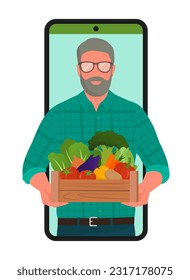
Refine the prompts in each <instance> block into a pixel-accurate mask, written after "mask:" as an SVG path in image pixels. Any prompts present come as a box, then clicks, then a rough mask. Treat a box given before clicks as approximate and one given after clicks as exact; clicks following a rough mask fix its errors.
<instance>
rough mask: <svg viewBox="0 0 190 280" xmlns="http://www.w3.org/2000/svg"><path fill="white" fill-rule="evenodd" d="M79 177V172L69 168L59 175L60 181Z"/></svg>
mask: <svg viewBox="0 0 190 280" xmlns="http://www.w3.org/2000/svg"><path fill="white" fill-rule="evenodd" d="M78 176H79V171H78V170H77V169H76V168H75V167H73V166H71V167H67V168H65V169H63V171H61V173H60V178H61V179H77V178H78Z"/></svg>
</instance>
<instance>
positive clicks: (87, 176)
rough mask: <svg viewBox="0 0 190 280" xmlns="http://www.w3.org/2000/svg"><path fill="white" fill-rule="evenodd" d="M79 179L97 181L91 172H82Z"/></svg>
mask: <svg viewBox="0 0 190 280" xmlns="http://www.w3.org/2000/svg"><path fill="white" fill-rule="evenodd" d="M78 179H85V180H86V179H87V180H89V179H96V175H95V174H94V173H93V172H92V171H90V170H83V171H81V172H80V174H79V177H78Z"/></svg>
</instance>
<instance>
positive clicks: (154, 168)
mask: <svg viewBox="0 0 190 280" xmlns="http://www.w3.org/2000/svg"><path fill="white" fill-rule="evenodd" d="M150 171H157V172H160V173H161V174H162V184H163V183H165V182H166V181H167V180H168V178H169V177H170V173H169V168H168V166H166V165H151V166H149V167H147V168H146V172H150Z"/></svg>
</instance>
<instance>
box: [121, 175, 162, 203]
mask: <svg viewBox="0 0 190 280" xmlns="http://www.w3.org/2000/svg"><path fill="white" fill-rule="evenodd" d="M161 183H162V175H161V173H159V172H157V171H150V172H147V173H146V175H145V177H144V180H143V182H142V183H141V184H139V197H138V202H122V204H125V205H127V206H131V207H137V206H142V205H146V204H147V203H148V198H149V194H150V192H151V191H152V190H154V189H155V188H156V187H158V186H159V185H160V184H161Z"/></svg>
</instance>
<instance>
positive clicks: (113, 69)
mask: <svg viewBox="0 0 190 280" xmlns="http://www.w3.org/2000/svg"><path fill="white" fill-rule="evenodd" d="M114 72H115V64H114V65H113V66H112V69H111V74H112V77H113V75H114Z"/></svg>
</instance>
